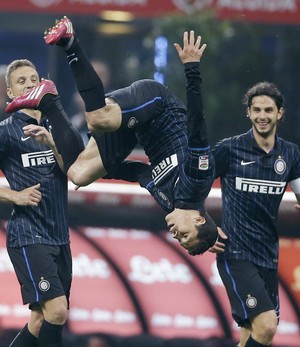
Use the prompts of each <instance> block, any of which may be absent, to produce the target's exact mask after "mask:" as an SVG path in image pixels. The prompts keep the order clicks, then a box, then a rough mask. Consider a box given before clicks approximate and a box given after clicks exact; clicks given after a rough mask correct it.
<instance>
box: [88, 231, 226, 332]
mask: <svg viewBox="0 0 300 347" xmlns="http://www.w3.org/2000/svg"><path fill="white" fill-rule="evenodd" d="M83 232H84V233H85V235H86V236H88V237H89V238H90V239H91V240H93V241H94V242H95V243H97V244H98V245H99V246H100V247H101V248H103V249H104V250H105V252H106V253H107V254H108V255H109V256H110V258H111V259H112V260H113V261H114V262H115V263H116V264H117V265H118V266H119V268H120V271H122V273H123V274H124V275H125V277H126V278H127V279H128V281H129V283H130V286H131V287H132V289H133V291H134V293H135V295H136V298H137V301H138V302H139V305H140V307H141V310H142V311H143V313H144V315H145V318H146V321H147V324H148V331H149V334H152V335H157V336H161V337H164V338H171V337H172V338H174V337H182V336H187V337H194V338H200V339H201V338H209V337H212V336H215V337H224V332H223V329H222V326H221V322H220V317H219V314H218V312H217V310H216V307H215V306H214V304H213V302H212V300H211V298H210V296H209V294H208V292H207V289H206V288H205V286H204V285H203V283H202V282H201V279H200V278H199V277H197V274H195V273H194V272H193V270H192V269H191V268H190V267H189V266H188V264H186V262H185V260H184V259H182V257H180V255H178V253H177V252H175V251H174V250H173V249H171V248H170V247H168V245H167V244H166V243H165V242H163V241H162V240H161V239H160V238H159V237H158V236H157V235H155V234H154V233H151V232H150V231H145V230H134V229H115V228H84V229H83Z"/></svg>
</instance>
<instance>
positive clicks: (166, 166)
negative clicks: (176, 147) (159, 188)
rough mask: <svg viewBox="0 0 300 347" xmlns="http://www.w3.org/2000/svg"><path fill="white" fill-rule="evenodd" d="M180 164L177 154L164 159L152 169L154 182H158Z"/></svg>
mask: <svg viewBox="0 0 300 347" xmlns="http://www.w3.org/2000/svg"><path fill="white" fill-rule="evenodd" d="M177 165H178V159H177V154H172V155H171V156H170V157H167V158H165V159H163V160H162V161H161V162H160V163H159V164H157V165H156V166H155V167H154V168H153V170H152V177H153V180H154V183H155V184H157V183H158V182H159V181H160V180H161V179H162V178H163V177H164V176H165V175H166V174H168V173H169V172H170V171H171V170H172V169H174V167H176V166H177Z"/></svg>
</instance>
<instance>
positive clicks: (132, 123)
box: [127, 117, 138, 129]
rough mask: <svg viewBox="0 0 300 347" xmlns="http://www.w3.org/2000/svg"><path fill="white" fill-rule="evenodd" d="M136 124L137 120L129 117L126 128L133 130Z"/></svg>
mask: <svg viewBox="0 0 300 347" xmlns="http://www.w3.org/2000/svg"><path fill="white" fill-rule="evenodd" d="M137 123H138V120H137V119H136V118H135V117H131V118H129V120H128V122H127V127H128V128H129V129H131V128H134V127H135V126H136V125H137Z"/></svg>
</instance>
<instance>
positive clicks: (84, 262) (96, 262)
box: [73, 253, 111, 278]
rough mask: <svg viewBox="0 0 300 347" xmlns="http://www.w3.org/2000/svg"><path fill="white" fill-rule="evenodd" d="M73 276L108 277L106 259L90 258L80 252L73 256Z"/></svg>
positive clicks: (108, 271) (109, 273)
mask: <svg viewBox="0 0 300 347" xmlns="http://www.w3.org/2000/svg"><path fill="white" fill-rule="evenodd" d="M73 275H74V277H91V278H95V277H98V278H108V277H109V276H110V275H111V272H110V270H109V268H108V264H107V262H106V261H104V260H102V259H90V258H89V257H88V255H87V254H85V253H80V254H79V255H78V256H77V257H73Z"/></svg>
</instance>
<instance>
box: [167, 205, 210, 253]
mask: <svg viewBox="0 0 300 347" xmlns="http://www.w3.org/2000/svg"><path fill="white" fill-rule="evenodd" d="M165 219H166V222H167V225H168V228H169V230H170V232H171V233H172V235H173V237H174V239H177V240H178V242H179V243H180V245H181V246H182V247H183V248H185V249H186V250H188V251H189V250H193V249H194V248H195V247H197V246H198V244H199V239H198V238H197V234H198V230H197V228H196V226H197V225H199V224H204V223H205V222H206V220H205V219H204V218H203V217H201V216H200V215H199V212H198V211H195V210H182V209H178V208H176V209H175V210H174V211H172V212H171V213H169V214H168V215H167V216H166V218H165Z"/></svg>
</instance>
